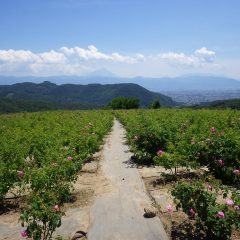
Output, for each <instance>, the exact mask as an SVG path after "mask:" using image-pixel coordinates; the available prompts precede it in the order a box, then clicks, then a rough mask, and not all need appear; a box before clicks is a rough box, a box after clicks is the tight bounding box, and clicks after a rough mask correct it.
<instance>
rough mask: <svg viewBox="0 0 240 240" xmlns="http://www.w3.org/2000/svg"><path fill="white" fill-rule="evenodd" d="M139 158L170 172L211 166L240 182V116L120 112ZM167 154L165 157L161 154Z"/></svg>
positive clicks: (181, 111) (225, 177)
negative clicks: (162, 152)
mask: <svg viewBox="0 0 240 240" xmlns="http://www.w3.org/2000/svg"><path fill="white" fill-rule="evenodd" d="M116 116H117V117H118V118H119V119H120V120H121V122H122V123H123V124H124V125H125V126H126V128H127V130H128V140H129V143H130V144H131V147H132V151H133V152H134V154H135V156H136V159H137V160H138V161H139V162H141V163H146V164H148V163H155V164H157V165H161V166H164V167H165V168H166V169H168V170H170V171H171V169H174V168H175V173H177V169H178V168H179V167H185V168H196V167H199V166H204V167H208V168H209V170H210V171H211V172H212V173H213V174H214V175H215V176H216V177H218V178H220V179H222V180H223V181H225V182H228V183H236V184H239V183H240V174H239V171H240V138H239V135H240V132H239V129H240V124H239V118H240V113H239V112H236V111H231V110H224V111H213V110H198V111H192V110H184V109H179V110H173V109H161V110H138V111H128V112H125V111H118V112H117V113H116ZM158 150H162V151H164V155H163V156H159V155H158V154H157V152H158Z"/></svg>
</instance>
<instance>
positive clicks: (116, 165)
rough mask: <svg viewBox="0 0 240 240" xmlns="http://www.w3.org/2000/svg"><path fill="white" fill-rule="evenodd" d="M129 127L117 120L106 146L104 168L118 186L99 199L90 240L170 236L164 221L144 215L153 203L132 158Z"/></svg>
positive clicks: (156, 239)
mask: <svg viewBox="0 0 240 240" xmlns="http://www.w3.org/2000/svg"><path fill="white" fill-rule="evenodd" d="M124 142H125V130H124V128H123V127H122V125H121V124H120V123H119V122H118V121H117V120H115V121H114V126H113V130H112V132H111V133H110V135H109V136H108V138H107V140H106V143H105V145H104V147H103V160H102V161H101V168H102V171H103V174H104V175H105V176H106V178H108V179H109V180H110V181H111V182H112V184H113V185H114V191H113V192H111V193H108V194H104V195H103V196H101V197H99V198H97V199H96V201H95V203H94V205H93V207H92V209H91V213H90V219H91V225H90V229H89V231H88V239H89V240H160V239H164V240H165V239H168V237H167V235H166V233H165V231H164V229H163V226H162V223H161V220H160V219H159V218H157V217H155V218H144V217H143V214H144V208H145V207H150V206H151V200H150V198H149V197H148V195H147V193H146V190H145V186H144V184H143V181H142V179H141V177H140V175H139V172H138V170H137V169H136V168H134V167H133V166H132V165H131V164H130V163H129V160H130V158H131V155H132V154H131V153H130V152H129V148H128V146H127V145H125V143H124Z"/></svg>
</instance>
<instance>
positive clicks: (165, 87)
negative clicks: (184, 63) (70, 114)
mask: <svg viewBox="0 0 240 240" xmlns="http://www.w3.org/2000/svg"><path fill="white" fill-rule="evenodd" d="M44 81H50V82H52V83H56V84H66V83H72V84H94V83H99V84H115V83H135V84H138V85H141V86H142V87H144V88H147V89H148V90H151V91H154V92H161V91H192V90H203V91H206V90H233V89H240V81H239V80H236V79H232V78H226V77H216V76H182V77H175V78H146V77H135V78H119V77H115V76H110V75H108V76H53V77H12V76H0V85H9V84H14V83H21V82H33V83H41V82H44Z"/></svg>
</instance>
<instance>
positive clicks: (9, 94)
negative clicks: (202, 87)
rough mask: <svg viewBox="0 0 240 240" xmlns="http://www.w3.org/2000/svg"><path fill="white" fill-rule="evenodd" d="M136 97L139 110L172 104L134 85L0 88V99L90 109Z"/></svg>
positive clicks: (29, 84)
mask: <svg viewBox="0 0 240 240" xmlns="http://www.w3.org/2000/svg"><path fill="white" fill-rule="evenodd" d="M119 96H123V97H137V98H139V100H140V105H141V107H148V106H149V105H150V103H151V102H152V101H153V100H155V99H159V100H160V102H161V105H162V106H166V107H171V106H175V105H176V103H175V102H174V101H173V100H172V99H171V98H170V97H167V96H165V95H163V94H160V93H155V92H151V91H149V90H147V89H145V88H143V87H141V86H139V85H137V84H133V83H120V84H105V85H103V84H87V85H79V84H62V85H57V84H55V83H52V82H49V81H45V82H43V83H39V84H37V83H30V82H26V83H17V84H13V85H1V86H0V98H1V99H8V100H21V101H47V102H54V103H61V104H62V103H75V104H76V103H81V104H84V103H86V104H87V105H91V106H92V107H103V106H106V105H107V104H108V103H109V102H110V101H111V100H112V99H113V98H116V97H119Z"/></svg>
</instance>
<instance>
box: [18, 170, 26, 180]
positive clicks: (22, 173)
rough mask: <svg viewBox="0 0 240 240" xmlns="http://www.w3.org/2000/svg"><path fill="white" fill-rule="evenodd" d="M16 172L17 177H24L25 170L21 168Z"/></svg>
mask: <svg viewBox="0 0 240 240" xmlns="http://www.w3.org/2000/svg"><path fill="white" fill-rule="evenodd" d="M17 174H18V176H19V177H21V178H22V177H24V175H25V172H24V171H22V170H21V171H17Z"/></svg>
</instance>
